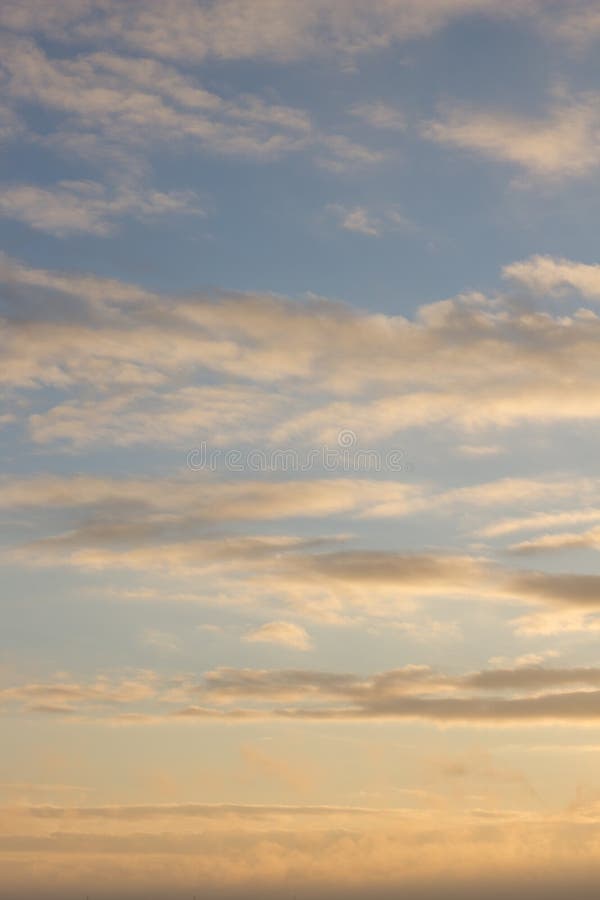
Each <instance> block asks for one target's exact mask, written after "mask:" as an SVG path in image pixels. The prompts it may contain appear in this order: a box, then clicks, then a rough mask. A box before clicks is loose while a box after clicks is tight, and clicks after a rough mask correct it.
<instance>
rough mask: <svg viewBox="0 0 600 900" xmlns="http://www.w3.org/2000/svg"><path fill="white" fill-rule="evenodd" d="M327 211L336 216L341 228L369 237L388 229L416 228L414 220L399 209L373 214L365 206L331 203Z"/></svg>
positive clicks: (376, 235)
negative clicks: (411, 220) (409, 218)
mask: <svg viewBox="0 0 600 900" xmlns="http://www.w3.org/2000/svg"><path fill="white" fill-rule="evenodd" d="M327 212H329V213H331V214H332V215H333V216H335V217H336V219H337V220H338V222H339V227H340V228H343V229H344V230H345V231H354V232H356V233H357V234H364V235H367V236H368V237H380V236H381V235H382V234H383V233H385V232H387V231H396V230H409V231H410V230H413V229H414V225H413V224H412V222H410V221H409V220H408V219H407V218H406V217H405V216H403V215H402V214H401V213H400V212H398V211H397V210H387V211H384V212H382V213H378V214H373V213H370V212H369V211H368V210H367V209H366V208H365V207H364V206H353V207H347V206H343V205H340V204H337V203H331V204H329V206H327Z"/></svg>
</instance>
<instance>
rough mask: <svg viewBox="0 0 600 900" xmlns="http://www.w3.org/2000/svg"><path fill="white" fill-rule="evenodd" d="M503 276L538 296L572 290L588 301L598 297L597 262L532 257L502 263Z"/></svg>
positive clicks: (599, 276)
mask: <svg viewBox="0 0 600 900" xmlns="http://www.w3.org/2000/svg"><path fill="white" fill-rule="evenodd" d="M503 275H504V277H505V278H508V279H510V280H511V281H514V282H516V283H517V284H521V285H523V286H524V287H526V288H527V289H528V290H530V291H532V292H533V293H535V294H538V295H541V296H544V295H547V294H549V295H559V296H560V295H561V294H562V293H564V292H566V291H568V290H574V291H577V292H578V293H579V294H581V295H582V296H583V297H586V298H589V299H591V300H596V299H599V298H600V266H597V265H589V264H587V263H577V262H572V261H571V260H569V259H562V258H558V259H556V258H554V257H552V256H532V257H530V258H529V259H526V260H523V261H521V262H515V263H511V264H510V265H508V266H505V267H504V269H503Z"/></svg>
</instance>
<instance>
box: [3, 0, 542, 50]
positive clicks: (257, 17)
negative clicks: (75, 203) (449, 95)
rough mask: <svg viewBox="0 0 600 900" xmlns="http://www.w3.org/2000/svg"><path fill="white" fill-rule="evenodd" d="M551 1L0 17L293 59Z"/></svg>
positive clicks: (27, 1) (13, 9)
mask: <svg viewBox="0 0 600 900" xmlns="http://www.w3.org/2000/svg"><path fill="white" fill-rule="evenodd" d="M542 8H543V4H541V3H538V2H532V0H519V2H517V0H509V2H507V3H505V4H504V6H503V8H502V10H501V11H499V10H498V6H497V4H495V3H494V2H493V0H428V3H427V4H423V3H421V2H420V0H375V2H373V3H371V4H369V6H368V7H366V6H365V5H364V3H363V2H361V0H304V2H302V3H299V2H297V0H270V2H269V3H268V4H267V5H260V6H258V7H257V6H256V4H255V3H253V2H252V0H212V2H210V3H207V4H199V3H197V2H195V0H179V2H178V3H177V4H176V5H175V6H174V7H173V8H172V9H171V8H170V9H169V10H168V13H167V11H166V10H165V7H164V5H163V4H162V3H161V2H159V0H145V2H144V3H138V2H134V3H131V4H127V5H126V6H125V7H124V6H123V5H122V4H120V3H119V2H118V0H108V2H107V0H102V2H101V0H92V2H77V0H69V2H68V3H64V4H61V10H59V11H51V10H48V9H47V8H46V7H45V5H44V4H43V3H41V2H40V0H19V2H16V0H5V2H4V3H3V4H2V10H1V11H0V26H4V27H5V28H9V29H13V30H14V31H17V32H18V31H24V32H32V33H35V32H40V33H42V34H45V35H48V36H50V37H52V38H53V39H54V40H57V41H62V42H65V41H66V42H78V41H81V40H85V41H86V42H97V43H101V44H103V43H106V42H107V41H111V42H116V43H117V44H121V45H124V46H126V47H128V48H129V49H130V50H132V51H133V52H135V53H144V54H149V55H151V56H157V57H162V58H165V59H175V60H180V59H182V60H189V61H197V60H203V59H207V58H213V59H218V60H236V59H263V60H272V61H290V60H297V59H303V58H306V57H311V56H315V55H318V56H321V55H327V56H331V55H334V56H335V57H341V58H342V59H344V58H347V57H348V56H350V57H351V56H354V55H357V54H361V53H367V52H370V51H375V50H381V49H383V48H385V47H389V46H390V45H392V44H393V43H394V42H396V41H402V40H410V39H414V38H421V37H426V36H429V35H431V34H433V33H434V32H435V31H437V30H439V29H440V28H443V27H444V26H445V25H447V24H450V23H452V22H454V21H456V20H457V19H460V18H461V17H463V16H465V15H472V14H477V13H480V14H483V15H489V16H492V17H497V16H498V15H501V16H506V15H509V16H510V15H513V16H514V15H521V16H523V15H524V16H529V15H531V14H533V13H535V12H537V11H538V10H540V9H542Z"/></svg>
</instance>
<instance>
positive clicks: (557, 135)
mask: <svg viewBox="0 0 600 900" xmlns="http://www.w3.org/2000/svg"><path fill="white" fill-rule="evenodd" d="M423 135H424V136H425V137H426V138H429V139H430V140H433V141H435V142H437V143H440V144H446V145H449V146H453V147H458V148H460V149H463V150H470V151H473V152H474V153H478V154H480V155H482V156H484V157H489V158H492V159H495V160H497V161H499V162H504V163H510V164H513V165H517V166H519V167H521V168H523V169H525V170H526V171H528V172H529V173H531V174H533V175H536V176H543V177H552V178H559V177H573V176H582V175H585V174H587V173H588V172H591V171H592V170H593V169H595V168H596V167H597V166H598V165H599V164H600V150H599V149H598V148H599V146H600V143H599V137H600V115H599V113H598V98H597V97H596V96H595V95H583V96H579V97H575V98H567V99H562V100H558V101H556V102H555V103H554V105H553V107H552V108H551V109H550V111H549V113H548V114H547V115H546V116H545V117H541V118H527V117H525V116H517V115H515V114H514V113H512V112H489V111H487V110H486V111H479V110H475V109H468V108H465V107H458V106H455V107H450V108H449V109H447V110H446V111H445V112H444V113H443V114H442V115H441V117H440V118H438V119H437V120H436V121H432V122H429V123H428V124H427V125H426V126H425V127H424V128H423Z"/></svg>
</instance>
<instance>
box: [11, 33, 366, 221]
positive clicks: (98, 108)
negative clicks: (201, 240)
mask: <svg viewBox="0 0 600 900" xmlns="http://www.w3.org/2000/svg"><path fill="white" fill-rule="evenodd" d="M0 47H1V48H2V63H1V64H0V77H2V80H3V82H4V91H5V95H6V98H7V100H6V103H7V105H8V104H12V105H13V106H15V105H16V106H17V108H19V109H22V110H27V109H29V108H30V107H32V106H33V107H41V108H43V109H45V110H49V111H50V112H51V113H52V115H53V124H52V127H51V128H50V129H49V130H48V131H47V132H45V133H43V134H41V133H38V131H37V130H36V127H37V126H36V120H35V118H33V117H30V120H29V125H28V127H29V131H30V134H29V137H30V139H31V140H34V141H35V142H37V143H40V144H42V145H43V146H44V147H46V148H48V149H51V150H53V151H55V152H58V153H63V154H65V153H66V154H67V155H73V154H75V155H79V156H81V157H83V158H84V159H85V160H86V161H87V162H89V161H90V160H92V161H96V162H97V163H98V162H101V163H103V165H104V167H106V165H110V167H111V173H113V172H114V171H115V170H116V171H117V173H121V177H123V176H127V178H128V179H129V180H135V178H136V177H139V172H140V170H142V171H143V169H144V168H145V167H147V164H146V162H145V160H146V159H147V158H148V142H149V141H151V142H152V147H153V148H156V147H158V146H159V145H162V146H169V147H172V146H174V145H179V146H181V147H183V148H188V149H190V150H193V151H194V152H197V151H198V150H199V149H200V150H202V151H203V152H206V153H210V154H218V155H219V156H222V155H226V156H230V157H233V158H236V157H237V158H244V159H250V160H254V161H256V162H261V161H272V160H273V159H277V158H279V157H281V156H284V155H287V154H290V153H298V152H301V151H307V152H310V153H311V154H313V156H314V157H315V159H316V160H317V161H318V162H319V164H322V165H326V166H328V167H329V168H331V169H332V170H340V171H343V170H345V169H346V168H348V167H356V166H361V165H365V164H367V165H368V164H372V163H376V162H379V161H381V160H382V159H383V155H382V154H381V152H380V151H379V150H377V149H372V148H368V147H365V146H363V145H362V144H359V143H357V142H356V141H353V140H352V139H350V138H349V137H348V136H346V135H344V134H337V133H335V132H331V133H329V132H322V131H320V130H319V129H317V128H316V127H315V126H314V124H313V122H312V121H311V117H310V116H309V114H308V113H307V111H306V110H304V109H300V108H297V107H291V106H286V105H285V104H282V103H277V102H272V101H271V102H269V101H267V100H265V99H264V98H263V97H261V96H258V95H255V94H244V93H242V94H239V95H238V96H236V97H235V98H233V99H230V98H229V97H228V96H221V95H219V94H217V93H215V92H213V91H209V90H206V89H205V88H204V87H203V86H202V85H201V84H199V83H198V82H197V81H196V80H195V79H193V78H192V77H190V76H189V75H188V74H183V73H182V72H181V71H180V70H179V69H177V68H175V67H174V66H172V65H168V64H166V63H163V62H159V61H157V60H153V59H148V58H141V59H140V58H131V57H124V56H120V55H118V54H115V53H111V52H108V51H106V50H103V51H102V52H96V53H87V54H81V55H79V56H77V57H75V58H67V59H65V58H57V57H51V56H48V55H47V54H46V53H45V52H44V51H43V50H42V49H41V48H40V47H38V46H37V45H36V44H35V43H34V42H33V41H32V40H31V39H28V38H18V39H15V38H14V37H9V36H8V35H6V34H4V36H2V34H0ZM8 108H10V107H8ZM20 190H21V194H22V195H23V196H24V200H23V202H27V204H28V205H30V204H31V203H33V202H34V200H36V201H37V202H36V203H35V206H36V207H39V206H40V205H41V204H44V205H48V204H49V203H50V202H51V198H48V197H45V196H44V195H42V194H41V193H39V192H40V191H41V189H39V188H38V195H37V197H36V198H34V200H32V199H31V198H29V197H28V196H27V195H26V194H24V192H25V191H26V190H29V191H32V190H33V188H31V187H29V188H25V187H22V188H21V189H20ZM55 191H56V189H55ZM130 194H131V192H127V191H125V192H121V195H119V194H117V195H116V196H115V197H114V198H111V197H107V198H96V199H95V210H96V217H100V218H105V217H106V216H107V215H108V214H109V213H114V212H115V211H116V209H117V208H118V207H119V206H124V207H126V208H127V207H129V208H130V209H131V208H133V209H134V210H139V212H140V213H144V214H146V215H148V214H149V209H148V208H149V207H151V206H154V207H157V206H163V207H164V206H168V205H169V204H171V205H172V204H175V203H177V205H181V202H182V198H181V197H180V198H179V199H178V198H177V196H176V195H164V194H159V193H158V192H156V193H155V194H154V198H153V199H150V198H145V202H143V201H142V199H141V198H139V197H137V198H136V197H133V196H131V195H130ZM19 196H20V195H17V198H16V200H18V199H19ZM61 196H63V197H64V198H65V200H66V201H67V202H68V205H69V206H71V207H73V206H75V207H77V206H80V205H81V203H82V202H83V201H82V198H80V197H77V196H73V191H71V192H69V191H68V190H67V189H65V188H63V189H62V193H61ZM22 199H23V198H22ZM15 202H16V201H15ZM186 202H188V201H186ZM87 207H88V209H93V208H94V207H93V204H92V200H91V198H89V197H88V198H87ZM72 215H75V213H74V212H73V211H72ZM82 215H83V214H82V213H80V215H79V218H81V217H82ZM90 215H91V213H90ZM62 227H63V228H64V227H65V226H64V223H63V225H62ZM100 227H101V226H100V225H99V224H98V223H96V226H95V228H96V230H97V229H98V228H100ZM88 229H89V223H88Z"/></svg>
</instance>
